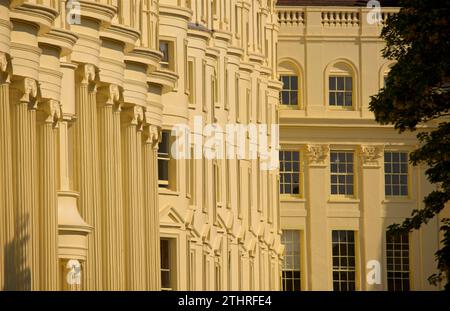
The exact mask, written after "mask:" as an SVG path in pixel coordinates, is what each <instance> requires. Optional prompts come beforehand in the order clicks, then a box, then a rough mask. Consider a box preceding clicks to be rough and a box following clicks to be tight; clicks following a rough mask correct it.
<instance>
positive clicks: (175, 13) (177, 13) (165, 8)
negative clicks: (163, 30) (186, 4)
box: [159, 4, 192, 21]
mask: <svg viewBox="0 0 450 311" xmlns="http://www.w3.org/2000/svg"><path fill="white" fill-rule="evenodd" d="M159 14H160V15H167V16H170V17H177V18H181V19H184V20H186V21H189V20H190V19H191V17H192V11H191V10H190V9H187V8H183V7H179V6H175V5H168V4H160V5H159Z"/></svg>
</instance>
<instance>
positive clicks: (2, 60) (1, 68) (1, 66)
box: [0, 52, 8, 73]
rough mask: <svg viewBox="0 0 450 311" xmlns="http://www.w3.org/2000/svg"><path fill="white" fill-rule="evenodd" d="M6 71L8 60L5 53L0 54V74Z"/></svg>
mask: <svg viewBox="0 0 450 311" xmlns="http://www.w3.org/2000/svg"><path fill="white" fill-rule="evenodd" d="M7 69H8V58H7V57H6V53H3V52H0V72H1V73H5V72H6V70H7Z"/></svg>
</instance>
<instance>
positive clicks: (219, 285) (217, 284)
mask: <svg viewBox="0 0 450 311" xmlns="http://www.w3.org/2000/svg"><path fill="white" fill-rule="evenodd" d="M214 274H215V281H216V282H215V290H216V291H220V290H221V289H222V269H221V267H220V262H215V263H214Z"/></svg>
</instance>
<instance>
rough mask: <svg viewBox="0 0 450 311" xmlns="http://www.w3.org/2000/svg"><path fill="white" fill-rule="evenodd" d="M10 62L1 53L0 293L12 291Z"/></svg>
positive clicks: (12, 229) (12, 216)
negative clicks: (4, 290) (8, 69)
mask: <svg viewBox="0 0 450 311" xmlns="http://www.w3.org/2000/svg"><path fill="white" fill-rule="evenodd" d="M7 68H8V59H7V55H6V54H5V53H1V52H0V172H1V174H0V247H1V252H0V267H2V269H0V290H3V289H6V290H7V289H13V288H14V287H13V284H11V281H12V275H10V273H9V272H12V271H14V267H13V264H14V262H13V259H14V258H13V254H14V246H13V240H12V239H13V236H14V214H13V188H12V180H13V179H12V148H11V147H12V141H11V120H10V117H11V114H10V107H9V105H10V104H9V83H10V81H9V75H8V72H7Z"/></svg>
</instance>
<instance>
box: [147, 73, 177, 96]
mask: <svg viewBox="0 0 450 311" xmlns="http://www.w3.org/2000/svg"><path fill="white" fill-rule="evenodd" d="M177 81H178V75H177V74H176V73H175V72H173V71H170V70H165V69H159V70H156V71H154V72H153V73H152V75H150V76H149V78H148V82H150V83H155V84H159V85H162V86H163V93H167V92H170V91H172V90H173V89H174V88H175V85H176V83H177Z"/></svg>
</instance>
